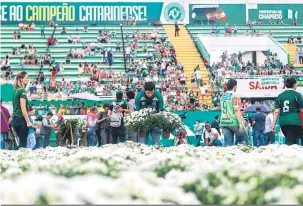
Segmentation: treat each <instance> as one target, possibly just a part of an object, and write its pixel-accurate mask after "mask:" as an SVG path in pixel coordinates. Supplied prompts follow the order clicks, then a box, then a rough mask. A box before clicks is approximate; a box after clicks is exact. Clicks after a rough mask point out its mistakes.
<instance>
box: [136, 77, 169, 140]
mask: <svg viewBox="0 0 303 206" xmlns="http://www.w3.org/2000/svg"><path fill="white" fill-rule="evenodd" d="M155 90H156V86H155V84H154V83H153V82H146V83H145V85H144V90H143V91H141V92H139V93H138V94H137V96H136V100H135V108H134V109H135V111H139V110H140V109H144V108H152V109H155V110H157V111H163V110H164V102H163V96H162V94H161V93H160V92H158V91H155ZM149 133H151V136H152V139H153V144H159V143H160V135H161V130H160V129H159V128H156V127H155V128H150V129H149V131H147V136H146V137H140V136H139V139H138V140H139V142H140V143H143V144H147V140H148V135H149Z"/></svg>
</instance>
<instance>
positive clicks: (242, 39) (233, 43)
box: [198, 35, 288, 64]
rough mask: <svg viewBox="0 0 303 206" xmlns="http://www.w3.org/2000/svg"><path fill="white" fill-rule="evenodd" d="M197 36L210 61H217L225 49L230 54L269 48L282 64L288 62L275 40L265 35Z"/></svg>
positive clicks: (285, 54)
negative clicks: (208, 54)
mask: <svg viewBox="0 0 303 206" xmlns="http://www.w3.org/2000/svg"><path fill="white" fill-rule="evenodd" d="M198 38H200V40H201V41H202V43H203V44H204V46H205V48H206V49H207V51H208V52H209V53H210V56H211V57H210V60H211V61H210V62H217V61H219V60H220V56H221V55H222V53H223V52H224V51H226V50H227V53H228V54H232V53H238V52H239V51H243V52H244V51H260V52H262V51H267V50H268V49H270V50H271V51H272V52H273V53H277V54H278V56H279V58H280V60H281V61H282V63H283V64H287V63H288V58H287V53H286V52H285V51H284V50H283V49H282V48H281V47H280V46H279V45H278V44H277V43H276V42H274V41H273V40H272V39H270V38H269V37H267V36H263V37H251V36H237V37H224V36H222V37H214V36H202V35H199V36H198ZM260 56H261V54H260Z"/></svg>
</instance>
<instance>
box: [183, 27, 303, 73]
mask: <svg viewBox="0 0 303 206" xmlns="http://www.w3.org/2000/svg"><path fill="white" fill-rule="evenodd" d="M235 26H236V29H237V33H236V34H232V35H245V33H246V32H248V33H250V32H252V31H256V32H259V34H260V35H272V37H273V38H274V39H276V40H277V41H278V42H279V43H280V44H282V45H283V46H284V48H286V50H287V51H288V52H289V54H290V63H291V64H294V63H295V53H296V46H295V45H293V44H288V40H289V38H290V37H291V36H292V35H293V37H294V40H295V43H296V41H297V37H298V35H300V36H302V35H303V26H289V25H283V26H281V25H272V24H263V25H254V26H253V27H252V28H249V27H248V26H247V25H230V27H231V28H232V29H233V30H234V28H235ZM225 27H226V25H219V26H201V25H199V26H198V25H188V26H187V29H188V31H189V33H190V34H191V36H192V38H193V39H195V38H196V37H197V35H199V34H202V35H215V34H211V32H212V29H214V30H216V29H217V28H218V29H219V30H220V35H225V31H224V30H225ZM227 27H229V26H228V25H227ZM302 46H303V45H302V43H301V44H298V43H297V47H299V48H300V47H302ZM293 66H294V68H295V69H297V70H302V69H303V65H299V64H294V65H293Z"/></svg>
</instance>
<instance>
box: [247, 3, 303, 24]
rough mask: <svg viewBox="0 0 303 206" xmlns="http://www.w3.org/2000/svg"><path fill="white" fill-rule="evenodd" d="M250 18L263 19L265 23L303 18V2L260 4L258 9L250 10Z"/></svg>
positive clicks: (287, 22)
mask: <svg viewBox="0 0 303 206" xmlns="http://www.w3.org/2000/svg"><path fill="white" fill-rule="evenodd" d="M248 18H249V19H250V20H251V21H252V20H254V19H255V20H257V21H258V20H261V21H263V22H264V23H265V24H268V23H269V21H273V22H277V21H279V20H282V21H283V22H284V24H292V23H293V21H296V20H298V19H302V18H303V4H258V7H257V9H249V10H248Z"/></svg>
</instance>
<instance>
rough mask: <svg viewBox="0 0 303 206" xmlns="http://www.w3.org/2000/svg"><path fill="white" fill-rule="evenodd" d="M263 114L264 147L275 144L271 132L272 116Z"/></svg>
mask: <svg viewBox="0 0 303 206" xmlns="http://www.w3.org/2000/svg"><path fill="white" fill-rule="evenodd" d="M264 114H265V115H266V118H265V130H264V136H265V140H264V141H265V145H267V144H273V143H275V133H274V132H273V131H272V128H273V120H274V116H273V114H272V112H264Z"/></svg>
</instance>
